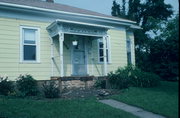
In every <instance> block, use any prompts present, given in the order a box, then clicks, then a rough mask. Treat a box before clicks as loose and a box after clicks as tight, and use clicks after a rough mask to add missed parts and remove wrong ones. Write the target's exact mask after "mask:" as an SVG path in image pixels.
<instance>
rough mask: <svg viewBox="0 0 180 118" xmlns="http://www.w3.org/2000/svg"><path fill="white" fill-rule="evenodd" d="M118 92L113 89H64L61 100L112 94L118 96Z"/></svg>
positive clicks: (100, 96)
mask: <svg viewBox="0 0 180 118" xmlns="http://www.w3.org/2000/svg"><path fill="white" fill-rule="evenodd" d="M119 92H120V91H119V90H114V89H97V88H88V89H85V88H71V89H64V90H63V92H62V94H61V98H64V99H73V98H90V97H97V98H102V97H107V96H111V95H114V94H118V93H119Z"/></svg>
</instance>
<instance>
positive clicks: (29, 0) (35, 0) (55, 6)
mask: <svg viewBox="0 0 180 118" xmlns="http://www.w3.org/2000/svg"><path fill="white" fill-rule="evenodd" d="M0 2H4V3H11V4H18V5H25V6H31V7H38V8H45V9H51V10H58V11H64V12H70V13H78V14H84V15H92V16H98V17H105V18H113V19H119V20H126V21H129V22H132V21H130V20H127V19H122V18H116V17H113V16H109V15H105V14H101V13H98V12H94V11H90V10H85V9H81V8H77V7H72V6H68V5H63V4H59V3H50V2H44V1H41V0H0Z"/></svg>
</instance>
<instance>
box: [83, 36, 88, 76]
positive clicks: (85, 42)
mask: <svg viewBox="0 0 180 118" xmlns="http://www.w3.org/2000/svg"><path fill="white" fill-rule="evenodd" d="M82 40H84V48H85V64H86V72H87V75H89V66H88V47H87V43H88V42H87V40H88V39H82Z"/></svg>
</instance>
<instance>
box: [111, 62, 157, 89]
mask: <svg viewBox="0 0 180 118" xmlns="http://www.w3.org/2000/svg"><path fill="white" fill-rule="evenodd" d="M108 78H109V82H110V84H111V87H112V88H116V89H124V88H128V87H129V86H134V87H154V86H157V85H159V84H160V77H159V76H158V75H156V74H154V73H149V72H144V71H141V70H140V69H138V68H137V67H135V66H133V65H129V66H126V67H124V68H118V69H117V70H116V71H115V72H114V73H113V72H111V73H109V74H108Z"/></svg>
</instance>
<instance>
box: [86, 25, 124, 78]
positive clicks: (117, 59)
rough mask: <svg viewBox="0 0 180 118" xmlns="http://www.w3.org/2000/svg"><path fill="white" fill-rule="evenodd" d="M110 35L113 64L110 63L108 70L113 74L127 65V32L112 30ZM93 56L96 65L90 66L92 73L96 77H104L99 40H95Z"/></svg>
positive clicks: (109, 32)
mask: <svg viewBox="0 0 180 118" xmlns="http://www.w3.org/2000/svg"><path fill="white" fill-rule="evenodd" d="M108 35H110V47H111V62H110V63H108V65H107V70H108V72H111V71H115V70H116V69H117V68H119V67H124V66H126V65H127V50H126V30H125V29H123V28H122V29H119V30H114V29H111V30H109V31H108ZM93 55H94V56H93V57H94V59H95V61H94V62H95V63H93V65H91V66H90V67H91V68H90V69H89V70H91V71H90V73H91V74H92V75H96V76H100V75H103V64H102V63H101V64H100V63H98V41H97V40H93ZM92 67H93V69H92ZM98 71H99V72H98Z"/></svg>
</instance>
